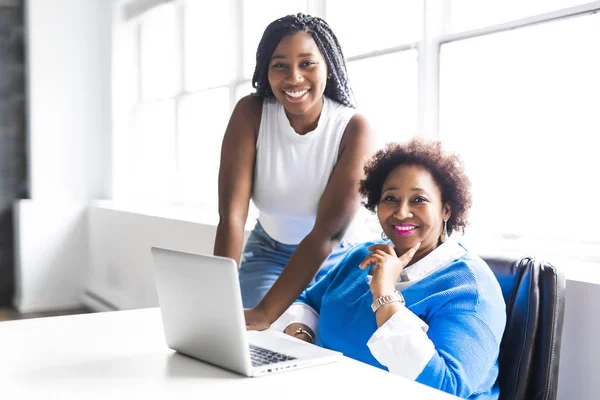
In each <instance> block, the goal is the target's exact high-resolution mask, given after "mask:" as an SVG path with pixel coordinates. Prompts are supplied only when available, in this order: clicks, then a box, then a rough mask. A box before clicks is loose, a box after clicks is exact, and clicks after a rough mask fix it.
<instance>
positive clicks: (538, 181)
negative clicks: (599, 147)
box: [113, 0, 600, 262]
mask: <svg viewBox="0 0 600 400" xmlns="http://www.w3.org/2000/svg"><path fill="white" fill-rule="evenodd" d="M135 2H140V0H129V3H135ZM124 3H126V4H127V0H124ZM141 3H144V4H150V3H152V4H159V3H160V5H159V6H156V7H154V8H150V9H145V10H142V11H143V12H138V13H137V14H136V15H129V14H132V13H129V14H128V17H126V18H129V19H128V20H126V21H121V22H120V23H117V24H116V25H115V30H114V32H115V34H114V35H115V36H114V37H115V39H114V43H115V47H114V48H115V50H114V54H115V60H116V65H117V66H118V67H117V68H115V74H114V102H113V104H114V115H115V124H114V135H115V137H114V141H113V143H114V151H113V157H114V163H113V166H114V179H113V182H114V188H113V189H114V193H115V198H117V199H119V198H122V199H130V200H136V201H149V202H159V203H164V204H178V205H182V204H183V205H192V206H198V207H202V208H205V209H207V210H212V211H214V210H216V207H217V198H218V197H217V183H216V180H217V174H218V160H219V157H220V145H221V140H222V137H223V133H224V131H225V127H226V124H227V121H228V119H229V116H230V113H231V111H232V109H233V106H234V105H235V103H236V102H237V101H238V100H239V99H240V98H241V97H243V96H245V95H247V94H249V93H251V92H252V91H253V89H252V87H251V82H250V79H251V77H252V74H253V70H254V62H255V61H254V59H255V52H256V47H257V45H258V43H259V40H260V38H261V35H262V33H263V31H264V29H265V28H266V26H267V24H268V23H269V22H271V21H272V20H274V19H275V18H277V17H280V16H284V15H286V14H290V13H297V12H305V13H309V14H312V15H319V16H323V17H324V18H325V19H326V20H327V21H328V23H329V24H330V25H331V27H332V29H333V31H334V32H335V33H336V35H337V36H338V39H339V41H340V44H341V46H342V48H343V50H344V53H345V56H346V59H347V66H348V72H349V77H350V83H351V85H352V87H353V89H354V93H355V97H356V101H357V104H358V108H359V111H360V112H362V113H364V114H365V115H366V116H367V117H368V119H369V121H370V123H371V125H372V126H373V127H374V129H375V130H376V132H377V134H378V138H379V139H378V140H379V141H378V143H377V145H378V146H379V147H381V146H383V145H384V144H385V143H386V142H388V141H399V140H404V139H407V138H409V137H412V136H414V135H424V136H428V137H434V138H440V139H441V140H442V141H443V142H445V144H446V145H447V146H448V147H450V148H451V149H454V150H457V151H458V152H459V153H460V154H461V156H462V157H463V159H464V160H465V162H466V165H467V168H468V172H469V175H470V177H471V178H472V181H473V193H474V200H475V201H474V207H473V209H472V213H471V214H472V218H471V221H472V225H471V227H470V228H469V229H468V231H467V237H466V240H467V241H469V242H470V243H473V244H474V245H476V246H478V247H480V248H482V249H490V248H493V251H495V252H498V251H504V250H506V251H507V252H508V251H516V252H520V251H525V250H526V251H528V252H533V253H534V254H537V255H539V256H540V257H546V258H547V259H549V260H557V259H558V260H560V258H561V257H564V256H565V254H569V255H576V257H578V258H579V259H580V260H584V261H585V260H587V261H590V260H592V261H594V262H597V261H598V256H597V254H599V252H600V233H598V232H600V231H599V230H598V229H597V228H596V227H597V226H599V225H600V217H599V216H598V215H596V214H594V213H591V212H589V210H590V209H591V207H590V204H595V203H596V202H597V201H598V200H599V199H600V187H599V185H597V184H594V183H593V182H592V181H590V179H589V178H588V176H589V175H590V174H592V173H593V172H595V171H597V170H599V169H600V164H599V163H600V162H599V161H597V157H595V154H594V148H595V147H594V146H593V145H592V138H594V137H595V136H596V135H597V134H598V133H599V130H600V126H599V124H600V123H599V122H598V120H597V118H595V115H596V110H598V109H599V106H600V94H599V93H600V78H598V74H597V73H596V72H595V71H598V70H600V58H599V57H600V56H599V55H598V52H597V51H595V49H596V48H598V45H599V44H600V43H599V41H600V39H598V38H600V32H599V30H600V28H599V27H600V16H598V15H594V13H595V12H597V11H599V10H600V5H598V2H593V3H585V2H583V1H580V0H546V1H541V0H540V1H537V0H536V1H527V2H522V1H518V0H507V1H503V2H481V1H476V0H470V1H469V0H447V1H416V0H411V1H397V0H371V1H370V2H347V1H342V0H311V1H305V0H290V1H284V2H283V1H277V0H224V1H215V2H202V1H195V0H171V1H169V0H144V1H141V2H140V4H141ZM483 3H485V4H483ZM142 8H143V7H142ZM131 9H132V10H135V9H136V8H135V7H132V8H131ZM126 14H127V13H126ZM251 212H252V211H251ZM367 223H368V226H369V227H370V230H371V231H372V232H375V231H379V226H378V224H377V222H376V220H375V219H374V218H370V219H369V220H368V221H367ZM561 252H562V253H561ZM571 258H573V257H571Z"/></svg>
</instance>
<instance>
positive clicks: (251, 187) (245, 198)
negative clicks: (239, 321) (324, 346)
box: [214, 14, 374, 329]
mask: <svg viewBox="0 0 600 400" xmlns="http://www.w3.org/2000/svg"><path fill="white" fill-rule="evenodd" d="M252 83H253V86H254V88H255V89H256V93H254V94H252V95H249V96H246V97H244V98H242V99H241V100H240V101H239V103H238V104H237V106H236V107H235V110H234V111H233V114H232V116H231V119H230V122H229V125H228V127H227V130H226V132H225V137H224V139H223V146H222V151H221V167H220V172H219V216H220V221H219V225H218V228H217V234H216V239H215V247H214V254H215V255H220V256H226V257H231V258H233V259H235V260H236V261H237V262H238V264H239V265H240V284H241V288H242V298H243V302H244V307H246V308H252V309H248V310H246V321H247V324H248V326H249V327H250V328H259V329H260V328H262V327H266V326H268V325H269V324H270V323H271V322H273V321H274V320H275V319H277V317H279V316H280V315H281V313H283V312H284V311H285V310H286V309H287V308H288V307H289V305H290V304H291V303H292V302H293V301H294V300H295V299H296V298H297V297H298V295H299V294H300V293H301V292H302V290H303V289H304V288H306V287H307V286H308V285H309V284H310V283H311V281H313V278H315V276H316V278H315V280H314V281H316V280H318V279H319V278H320V277H321V276H323V275H324V274H325V273H326V272H327V271H328V270H329V268H330V267H331V266H332V265H335V264H336V263H337V262H338V261H339V260H340V259H341V257H343V255H344V254H345V253H346V252H347V251H348V249H349V247H350V246H349V245H348V244H347V243H346V242H345V239H348V238H349V237H350V236H351V235H352V233H353V231H354V230H353V226H352V222H353V220H354V218H355V215H356V213H357V211H358V209H359V208H360V196H359V195H358V193H357V190H356V188H357V185H358V182H359V181H360V179H361V178H362V176H363V166H364V162H365V160H366V159H367V158H368V157H369V156H370V155H371V154H372V152H373V147H374V146H373V144H374V137H373V133H372V131H371V129H370V128H369V126H368V123H367V121H366V119H365V118H364V117H363V116H362V115H360V114H358V113H357V112H356V111H355V109H354V102H353V96H352V91H351V89H350V85H349V83H348V76H347V73H346V66H345V61H344V57H343V53H342V50H341V48H340V46H339V43H338V41H337V39H336V37H335V35H334V34H333V32H332V31H331V29H330V28H329V26H328V25H327V23H326V22H325V21H323V20H322V19H320V18H316V17H311V16H308V15H304V14H297V15H289V16H286V17H284V18H281V19H278V20H276V21H274V22H272V23H271V24H270V25H269V26H268V27H267V28H266V30H265V32H264V34H263V37H262V39H261V41H260V44H259V46H258V50H257V52H256V69H255V71H254V76H253V78H252ZM250 199H252V200H253V202H254V204H255V205H256V206H257V208H258V209H259V211H260V214H259V217H258V222H257V223H256V226H255V228H254V230H253V231H252V234H251V235H250V237H249V239H248V241H247V244H246V247H245V248H244V251H243V254H242V252H241V250H242V242H243V234H244V225H245V223H246V219H247V217H248V206H249V201H250ZM272 286H273V288H272V289H271V287H272ZM270 289H271V290H270ZM269 290H270V291H269ZM267 292H268V294H267ZM265 294H266V295H265ZM263 297H264V299H263ZM261 300H262V301H261Z"/></svg>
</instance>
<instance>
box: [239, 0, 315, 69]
mask: <svg viewBox="0 0 600 400" xmlns="http://www.w3.org/2000/svg"><path fill="white" fill-rule="evenodd" d="M242 4H243V7H244V11H243V15H244V39H243V40H244V43H243V48H244V59H243V74H244V78H252V74H253V73H254V67H255V65H256V49H257V48H258V43H259V42H260V38H261V37H262V34H263V32H264V31H265V29H266V28H267V26H268V25H269V24H270V23H271V22H273V21H274V20H276V19H277V18H281V17H284V16H286V15H288V14H297V13H299V12H302V13H306V0H285V1H280V0H244V1H243V2H242Z"/></svg>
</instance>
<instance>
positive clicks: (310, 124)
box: [285, 99, 325, 135]
mask: <svg viewBox="0 0 600 400" xmlns="http://www.w3.org/2000/svg"><path fill="white" fill-rule="evenodd" d="M324 101H325V99H323V100H322V101H321V102H320V103H318V104H317V105H315V106H314V107H312V108H311V109H309V110H307V111H306V112H305V113H304V114H291V113H289V112H288V111H287V110H285V115H286V116H287V119H288V121H290V125H291V126H292V128H293V129H294V132H296V133H297V134H298V135H306V134H307V133H308V132H312V131H314V130H315V129H317V126H318V125H319V119H320V117H321V111H323V102H324Z"/></svg>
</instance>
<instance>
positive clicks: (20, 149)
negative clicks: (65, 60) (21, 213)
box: [0, 0, 28, 306]
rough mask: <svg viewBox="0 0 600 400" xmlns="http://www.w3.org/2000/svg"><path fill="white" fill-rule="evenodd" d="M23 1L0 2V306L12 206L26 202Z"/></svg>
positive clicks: (5, 299)
mask: <svg viewBox="0 0 600 400" xmlns="http://www.w3.org/2000/svg"><path fill="white" fill-rule="evenodd" d="M23 11H24V10H23V0H11V1H0V306H3V305H9V304H11V303H12V296H13V292H14V270H15V267H14V251H13V246H14V228H13V213H12V204H13V202H14V200H15V199H20V198H26V197H27V196H28V190H27V187H28V185H27V171H26V166H27V164H26V147H25V64H24V53H25V50H24V39H23V33H24V27H23Z"/></svg>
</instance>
